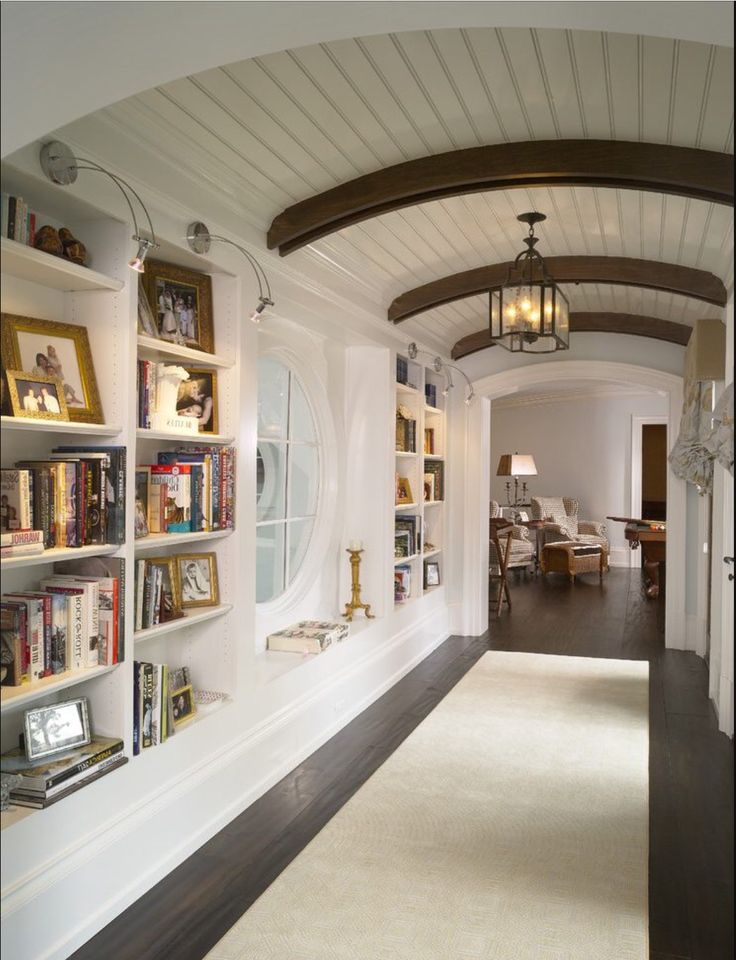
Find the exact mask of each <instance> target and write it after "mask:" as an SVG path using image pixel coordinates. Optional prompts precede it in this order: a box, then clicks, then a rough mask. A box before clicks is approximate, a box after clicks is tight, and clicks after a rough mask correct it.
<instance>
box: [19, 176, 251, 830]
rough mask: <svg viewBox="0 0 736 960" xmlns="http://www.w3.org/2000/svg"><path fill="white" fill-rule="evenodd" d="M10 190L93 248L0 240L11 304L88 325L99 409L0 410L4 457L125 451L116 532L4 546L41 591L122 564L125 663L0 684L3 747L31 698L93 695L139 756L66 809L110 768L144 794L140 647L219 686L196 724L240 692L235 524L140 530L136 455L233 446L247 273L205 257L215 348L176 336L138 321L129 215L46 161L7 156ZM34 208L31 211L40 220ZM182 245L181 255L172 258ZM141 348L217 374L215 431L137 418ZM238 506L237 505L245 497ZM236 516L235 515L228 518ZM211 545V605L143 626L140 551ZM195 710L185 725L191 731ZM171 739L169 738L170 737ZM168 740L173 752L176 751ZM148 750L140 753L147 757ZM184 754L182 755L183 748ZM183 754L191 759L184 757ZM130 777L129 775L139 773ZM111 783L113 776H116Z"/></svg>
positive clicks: (185, 261) (23, 817) (200, 682)
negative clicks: (49, 175)
mask: <svg viewBox="0 0 736 960" xmlns="http://www.w3.org/2000/svg"><path fill="white" fill-rule="evenodd" d="M3 190H4V191H10V192H11V193H13V194H16V195H18V196H21V195H22V196H23V197H25V198H26V200H27V201H28V202H29V204H30V205H31V206H32V208H33V209H34V210H36V211H40V213H39V214H38V216H39V217H40V218H41V219H40V222H43V221H44V216H43V215H44V213H48V221H49V222H51V223H54V224H59V223H63V224H64V225H66V226H68V227H69V228H70V229H71V231H72V232H73V234H74V236H75V237H78V238H79V240H81V241H82V242H83V243H84V244H85V246H86V248H87V251H88V254H89V260H88V263H89V266H80V265H79V264H75V263H72V262H71V261H68V260H65V259H63V258H61V257H56V256H52V255H50V254H47V253H45V252H43V251H40V250H37V249H34V248H33V247H31V246H27V245H25V244H23V243H19V242H17V241H14V240H9V239H7V238H5V237H3V238H2V240H1V242H0V247H1V249H0V252H1V253H2V300H3V307H2V308H3V312H4V313H8V314H13V315H17V316H22V317H34V318H41V319H45V320H56V321H59V322H63V323H72V324H76V325H80V326H83V327H85V328H86V330H87V336H88V338H89V344H90V351H91V355H92V361H93V365H94V371H95V376H96V380H97V384H98V388H99V392H100V399H101V404H102V409H103V411H104V422H102V423H77V422H67V421H50V420H35V419H30V418H23V417H14V416H10V415H7V414H8V412H7V411H5V409H4V411H3V416H2V418H1V419H0V429H1V432H2V466H3V468H12V467H14V466H15V464H16V462H18V461H25V460H44V459H46V458H48V456H49V455H50V453H51V451H52V450H53V449H54V448H55V447H56V446H60V445H78V446H80V447H81V446H83V445H84V446H90V445H92V446H100V447H106V446H119V447H124V448H125V449H126V451H127V467H126V495H125V535H124V540H123V542H122V543H104V544H97V545H87V546H82V547H67V548H54V549H47V550H45V551H44V552H43V553H39V554H35V555H18V556H15V555H14V556H8V557H3V558H2V562H1V566H2V577H3V584H2V590H3V593H4V594H7V593H13V592H17V591H29V590H35V589H36V587H37V584H38V583H39V581H40V580H42V579H44V578H46V577H49V576H50V575H52V574H55V573H57V572H59V570H60V569H63V568H60V567H59V566H58V565H59V563H61V562H62V561H69V560H92V561H93V560H94V559H95V558H98V557H100V558H107V557H112V558H115V559H116V560H119V561H122V562H123V563H124V568H125V591H124V623H125V626H124V636H123V637H122V642H121V651H122V658H121V660H120V662H118V663H114V664H109V665H100V666H96V667H86V668H85V669H79V670H78V669H67V670H65V671H64V672H62V673H59V674H57V675H52V676H48V677H43V678H41V679H38V680H35V681H32V682H27V683H22V684H20V685H18V686H9V685H7V686H6V685H3V686H2V688H1V689H0V709H1V711H2V715H3V724H2V742H1V746H0V749H1V750H2V751H3V752H5V751H7V750H9V749H11V748H12V747H15V746H17V744H18V739H19V734H20V733H21V732H22V729H23V717H24V712H25V710H27V709H28V708H29V707H35V706H40V705H48V704H53V703H57V702H61V701H64V700H67V699H71V698H74V697H85V698H87V699H88V703H89V711H90V718H91V726H92V729H93V731H95V732H97V733H99V734H101V735H104V736H107V737H118V738H121V739H123V741H124V753H125V755H126V756H127V757H129V758H130V759H131V760H132V761H133V762H130V763H128V764H126V765H124V766H121V767H120V768H119V769H116V770H114V771H113V772H111V773H110V775H109V776H103V777H101V778H100V779H99V780H98V781H96V782H95V783H90V784H89V786H88V787H85V788H84V789H82V790H79V791H78V792H76V793H74V794H73V795H70V796H68V797H66V798H65V799H64V800H63V801H61V804H63V805H64V806H65V807H66V808H67V814H66V815H67V816H68V817H69V819H70V821H73V820H74V819H75V812H74V810H75V808H76V807H77V805H80V809H86V808H87V805H88V804H89V802H90V801H89V799H88V798H87V799H86V800H85V799H84V794H85V793H86V791H87V790H89V791H102V793H104V792H105V791H107V790H109V789H110V788H109V785H108V786H105V783H106V781H109V780H115V781H116V782H118V783H120V782H126V781H127V782H128V787H127V791H128V793H127V795H128V796H134V795H135V793H136V787H135V782H136V776H137V775H136V773H135V768H136V761H140V758H139V757H133V750H132V744H133V669H134V668H133V665H134V661H135V660H152V661H155V662H157V663H167V664H170V665H171V667H173V668H178V667H186V668H187V669H188V671H189V674H190V675H191V678H192V684H193V686H194V688H195V690H196V689H201V690H207V691H220V692H222V694H223V695H224V699H223V700H222V701H221V703H220V704H219V705H215V706H213V705H208V706H207V707H206V708H202V709H201V711H198V714H197V720H196V725H197V727H199V726H200V725H201V723H202V722H204V721H206V720H207V718H208V717H209V716H211V715H212V714H213V713H215V712H217V710H218V709H219V708H220V707H221V706H222V705H223V704H227V703H230V702H232V701H233V698H234V697H235V695H236V693H237V691H236V689H235V683H236V680H235V678H236V676H237V673H236V670H235V655H236V654H235V650H236V644H235V643H234V642H233V638H232V637H231V633H232V631H233V630H234V629H235V627H234V610H235V601H236V598H237V577H238V559H237V558H238V552H237V547H236V538H234V537H233V536H232V533H233V529H202V530H196V531H192V532H177V533H168V534H150V535H149V536H147V537H142V538H139V539H136V538H135V536H134V515H135V492H136V482H135V481H136V475H135V468H136V466H137V465H138V464H155V463H156V462H157V456H158V454H159V453H160V452H162V451H167V452H174V451H177V450H179V449H191V448H193V447H204V446H211V447H213V448H218V449H221V448H224V447H229V446H231V445H232V444H233V437H234V436H235V435H236V434H237V431H238V427H239V421H240V402H239V390H240V380H239V378H240V372H239V367H238V363H237V358H238V355H239V340H240V323H239V317H238V315H237V310H238V305H239V298H240V293H239V281H238V279H237V278H236V277H235V276H233V275H231V274H229V273H225V272H221V271H219V270H218V269H217V268H215V267H214V266H213V265H212V264H211V263H210V262H209V261H206V260H204V259H203V260H202V263H201V266H200V265H199V264H197V269H200V270H201V272H203V273H206V272H209V273H210V275H211V280H212V294H213V303H212V308H213V317H214V328H215V352H213V353H207V352H205V351H202V350H194V349H191V348H189V347H186V346H182V345H180V344H174V343H168V342H165V341H163V340H157V339H156V338H155V337H151V336H147V335H143V334H140V333H137V332H136V331H137V327H138V278H139V275H138V274H137V273H135V272H133V271H131V270H130V269H129V267H128V260H129V259H130V257H131V256H132V254H133V253H134V252H135V250H134V248H133V245H132V242H131V240H130V236H131V225H130V224H125V223H123V222H121V221H120V220H117V219H113V218H111V217H110V216H109V215H108V214H107V213H106V212H105V211H104V210H96V209H93V208H92V207H90V205H89V204H88V203H87V202H86V201H82V200H80V199H79V197H78V195H76V193H75V191H74V190H66V189H65V188H61V187H54V186H51V185H50V184H49V183H48V182H46V181H45V180H44V179H43V175H42V173H41V171H40V167H39V169H38V171H37V172H36V171H34V172H32V173H29V172H28V171H27V170H21V169H16V168H12V167H10V166H8V165H6V164H4V165H3ZM38 223H39V220H37V224H38ZM184 247H185V244H184V243H183V241H182V242H181V244H180V247H177V245H176V243H173V242H170V243H166V244H165V250H166V255H165V256H162V257H161V259H165V260H166V261H167V262H173V263H179V265H180V266H185V267H187V268H188V269H192V268H193V262H192V254H191V253H190V252H189V251H188V250H185V249H184ZM179 257H180V258H181V260H180V261H179V260H178V258H179ZM139 359H147V360H154V361H157V362H162V363H172V364H181V365H184V366H187V365H191V366H192V367H201V368H210V369H212V370H214V371H216V375H217V389H218V395H217V403H218V423H219V427H218V432H217V433H214V434H206V435H205V434H200V435H194V436H191V435H182V434H178V433H175V432H168V431H155V430H141V429H139V428H138V427H137V425H136V407H137V398H136V374H137V362H138V360H139ZM234 509H237V504H236V507H235V508H234ZM233 526H234V527H235V528H237V520H236V519H235V522H234V525H233ZM190 552H191V553H204V552H212V553H214V554H215V555H216V557H217V569H218V574H219V577H218V581H219V582H218V586H219V598H218V599H219V602H218V603H217V604H216V605H214V606H209V607H202V608H200V609H195V610H188V611H187V612H186V616H184V617H182V618H180V619H177V620H174V621H171V622H166V623H162V624H158V625H157V626H155V627H152V628H150V629H148V630H145V631H138V632H136V631H135V629H134V623H135V620H134V608H133V599H134V572H135V566H136V562H137V561H136V558H138V557H141V558H148V557H154V556H156V557H159V556H167V555H175V554H176V555H182V554H187V553H190ZM194 725H195V722H194V721H193V722H191V723H189V724H183V725H182V726H181V728H180V729H179V728H177V735H178V733H179V732H181V733H182V734H184V733H185V732H186V731H187V730H188V729H190V728H191V727H193V726H194ZM174 739H175V738H172V742H173V740H174ZM170 752H171V751H170ZM143 756H145V752H144V753H142V754H141V757H143ZM182 758H183V755H182ZM182 762H183V760H182ZM131 778H132V779H131ZM116 789H117V788H116ZM46 814H47V811H44V810H30V809H22V810H21V808H15V809H12V808H11V810H9V811H5V812H3V813H2V817H1V818H0V819H1V823H2V829H3V830H6V829H8V830H14V829H15V828H16V826H17V827H18V829H22V826H21V825H22V824H24V823H25V821H27V819H28V817H29V816H30V817H34V819H35V817H36V816H39V817H41V818H43V817H44V816H45V815H46Z"/></svg>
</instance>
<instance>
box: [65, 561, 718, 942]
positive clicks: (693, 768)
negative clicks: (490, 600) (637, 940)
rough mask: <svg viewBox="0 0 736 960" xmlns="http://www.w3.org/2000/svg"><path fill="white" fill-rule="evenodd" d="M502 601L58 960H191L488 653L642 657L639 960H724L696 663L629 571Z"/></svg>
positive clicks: (711, 746)
mask: <svg viewBox="0 0 736 960" xmlns="http://www.w3.org/2000/svg"><path fill="white" fill-rule="evenodd" d="M511 591H512V600H513V610H512V611H511V612H508V611H506V610H504V612H503V613H502V615H501V617H500V618H499V619H498V620H494V621H492V623H491V628H490V636H488V635H486V636H485V637H482V638H479V639H470V638H464V637H452V638H450V639H449V640H447V641H446V642H445V643H444V644H442V646H441V647H440V648H438V649H437V650H436V651H435V652H434V653H433V654H432V655H431V656H430V657H428V658H427V659H426V660H425V661H423V662H422V663H421V664H420V665H419V666H418V667H417V668H416V669H415V670H413V671H412V672H411V673H410V674H408V675H407V676H406V677H405V678H404V679H403V680H402V681H400V682H399V683H398V684H396V685H395V686H394V687H392V688H391V690H389V691H388V692H387V693H386V694H385V695H384V696H383V697H381V698H380V699H379V700H378V701H376V702H375V703H374V704H373V705H372V706H371V707H369V708H368V709H367V710H365V711H364V712H363V713H362V714H361V715H360V716H359V717H357V718H356V719H355V720H354V721H353V722H352V723H350V724H349V725H348V726H347V727H345V728H344V729H343V730H342V731H341V732H340V733H339V734H337V735H336V736H335V737H333V738H332V740H330V741H329V742H328V743H326V744H325V745H324V746H323V747H322V748H321V749H320V750H318V751H316V753H314V754H313V755H312V756H311V757H309V758H308V759H307V760H306V761H305V762H304V763H303V764H302V765H301V766H300V767H298V768H297V769H296V770H294V771H293V772H292V773H291V774H289V776H287V777H285V778H284V779H283V780H282V781H281V782H280V783H279V784H277V785H276V786H275V787H274V788H273V789H272V790H270V791H269V792H268V793H267V794H265V795H264V796H263V797H261V798H260V799H259V800H258V801H257V802H256V803H255V804H253V805H252V806H251V807H250V808H249V809H248V810H246V811H245V812H244V813H243V814H242V815H241V816H240V817H238V818H237V819H236V820H234V821H233V822H232V823H231V824H229V826H228V827H226V828H225V829H224V830H223V831H221V833H220V834H218V835H217V836H216V837H214V838H213V839H212V840H211V841H210V842H209V843H207V844H205V845H204V846H203V847H202V848H201V849H200V850H199V851H198V852H197V853H196V854H195V855H194V856H192V857H190V858H189V859H188V860H187V861H185V862H184V863H183V864H182V865H181V866H180V867H178V868H177V869H176V870H174V871H173V872H172V873H171V874H170V875H169V876H168V877H166V878H165V879H164V880H163V881H161V882H160V883H159V884H158V885H157V886H156V887H154V888H153V889H152V890H151V891H150V892H149V893H148V894H147V895H146V896H145V897H143V898H141V900H139V901H138V902H137V903H135V904H133V906H131V907H130V908H129V909H128V910H127V911H125V912H124V913H123V914H121V915H120V916H119V917H118V918H117V919H116V920H114V921H113V922H112V923H111V924H110V925H109V926H108V927H106V928H105V929H104V930H103V931H102V932H101V933H100V934H98V935H97V936H96V937H94V938H93V939H92V940H91V941H89V942H88V943H87V944H86V945H85V946H84V947H83V948H81V949H80V950H78V951H77V952H76V953H75V954H74V960H98V958H100V957H110V958H111V960H112V958H114V960H169V958H173V957H177V960H200V958H201V957H203V956H204V955H205V954H206V953H207V951H208V950H209V949H210V948H211V947H212V946H213V945H214V944H215V943H216V942H217V941H218V940H219V939H220V937H222V936H223V935H224V933H225V932H226V931H227V930H228V929H229V927H230V926H231V925H232V924H233V923H234V922H235V921H236V920H237V919H238V917H239V916H240V915H241V914H242V913H243V911H244V910H245V909H247V907H248V906H249V905H250V904H251V903H253V902H254V900H255V899H256V898H257V897H258V896H259V895H260V894H261V893H262V892H263V890H265V889H266V887H267V886H268V885H269V884H270V883H271V882H272V880H273V879H274V878H275V877H276V876H277V875H278V874H279V873H280V872H281V870H283V869H284V867H285V866H286V865H287V864H288V863H289V862H290V861H291V860H292V859H293V858H294V857H295V856H296V855H297V854H298V853H299V852H300V850H301V849H303V847H304V846H306V844H307V843H308V842H309V841H310V839H311V838H312V837H313V836H314V835H315V834H316V833H317V832H318V831H319V830H320V829H321V828H322V826H324V824H325V823H326V822H327V821H328V820H329V819H330V818H331V817H332V816H333V815H334V814H335V813H336V812H337V810H339V809H340V807H341V806H342V805H343V804H344V803H345V801H346V800H347V799H348V798H349V797H350V796H351V795H352V794H353V793H354V792H355V791H356V790H357V789H358V788H359V787H360V786H361V784H362V783H364V782H365V780H366V779H367V778H368V777H369V776H370V775H371V774H372V773H373V772H374V771H375V770H376V769H377V768H378V767H379V766H380V765H381V763H382V762H383V761H384V760H385V759H386V757H387V756H389V755H390V754H391V753H392V752H393V750H395V749H396V747H397V746H398V745H399V744H400V743H401V742H402V741H403V740H404V739H405V737H406V736H407V735H408V734H409V733H410V732H411V731H412V730H413V729H414V727H415V726H416V725H417V724H418V723H420V722H421V721H422V719H424V717H426V716H427V715H428V714H429V713H430V712H431V710H432V709H433V708H434V707H435V706H436V705H437V704H438V703H439V701H440V700H441V699H442V698H443V697H444V696H445V695H446V693H447V692H448V691H449V690H450V689H451V688H452V687H453V686H454V684H455V683H457V681H458V680H459V679H460V678H461V677H462V676H463V675H464V674H465V673H466V672H467V670H469V669H470V667H472V666H473V664H474V663H475V662H476V661H477V659H478V658H479V657H480V656H481V655H482V654H483V653H484V652H485V651H486V650H488V649H497V650H510V651H525V652H538V653H550V654H561V655H568V656H592V657H609V658H624V659H646V660H649V662H650V671H651V674H650V723H651V728H650V791H651V794H650V829H651V835H650V844H651V845H650V908H649V909H650V945H651V958H652V960H721V958H724V960H725V958H729V960H730V957H731V956H732V945H733V914H732V907H731V904H732V899H733V856H732V851H733V825H732V822H731V818H730V810H731V808H732V802H733V773H732V771H733V746H732V744H731V742H730V741H729V740H728V739H727V738H726V737H725V736H724V735H723V734H719V733H718V732H717V727H716V721H715V717H714V715H713V711H712V708H711V705H710V703H709V701H708V698H707V669H706V665H705V663H704V662H703V661H702V660H700V659H699V658H698V657H696V656H695V655H694V654H690V653H683V652H680V651H665V650H664V648H663V623H662V611H663V609H664V607H663V604H662V601H660V603H654V602H652V601H647V600H646V599H645V598H644V595H643V591H642V589H641V584H640V574H639V571H638V570H632V571H630V572H629V571H628V570H623V569H612V570H611V572H610V574H609V575H608V577H607V578H606V579H605V580H604V582H603V584H599V582H598V579H597V577H593V576H583V577H582V578H581V579H579V580H578V582H577V583H576V584H575V585H570V584H569V583H568V582H567V580H566V578H564V577H561V576H554V575H553V576H550V577H548V578H547V579H546V580H544V579H542V578H535V579H527V580H523V579H520V580H518V581H517V580H516V579H515V578H513V577H512V583H511ZM417 960H421V958H419V957H418V958H417ZM450 960H451V958H450ZM591 960H594V958H591Z"/></svg>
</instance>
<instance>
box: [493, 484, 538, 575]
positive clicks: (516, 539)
mask: <svg viewBox="0 0 736 960" xmlns="http://www.w3.org/2000/svg"><path fill="white" fill-rule="evenodd" d="M490 514H491V519H492V520H495V519H497V518H499V517H501V516H502V514H501V507H500V505H499V504H498V503H497V501H496V500H491V511H490ZM509 530H510V531H511V553H510V554H509V559H508V563H507V565H506V569H507V570H511V569H514V568H515V569H517V570H518V569H521V568H522V567H528V566H530V565H531V564H532V563H533V562H534V543H533V542H532V540H531V539H530V537H529V531H528V530H527V528H526V527H520V526H518V525H517V524H514V525H513V526H507V527H503V528H502V529H501V530H500V531H499V533H498V538H497V539H496V538H494V537H493V536H491V537H490V542H489V557H488V560H489V566H490V571H491V574H492V575H497V574H498V570H499V567H500V562H499V557H498V550H497V548H496V543H497V540H498V542H500V543H501V548H502V549H503V547H504V545H505V542H506V536H507V534H508V532H509Z"/></svg>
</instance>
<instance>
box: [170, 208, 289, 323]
mask: <svg viewBox="0 0 736 960" xmlns="http://www.w3.org/2000/svg"><path fill="white" fill-rule="evenodd" d="M213 240H219V242H220V243H229V244H230V246H231V247H235V249H236V250H239V251H240V252H241V253H242V254H243V256H244V257H245V259H246V260H247V261H248V263H249V264H250V265H251V267H252V268H253V273H255V275H256V280H257V281H258V306H257V307H256V308H255V310H254V311H253V313H252V314H251V316H250V319H251V320H252V321H253V323H260V322H261V320H262V319H263V317H262V314H263V311H264V310H265V309H266V307H272V306H274V301H273V298H272V297H271V286H270V284H269V282H268V277H267V276H266V273H265V271H264V269H263V267H262V266H261V265H260V263H259V262H258V261H257V260H256V258H255V257H254V256H253V254H252V253H249V252H248V251H247V250H246V249H245V247H241V246H240V244H239V243H235V241H234V240H228V238H227V237H220V236H218V235H217V234H215V233H210V231H209V229H208V228H207V226H206V225H205V224H204V223H202V222H201V221H197V222H196V223H190V224H189V229H188V230H187V241H188V242H189V246H190V247H191V248H192V250H194V252H195V253H199V254H204V253H207V251H208V250H209V249H210V243H211V242H212V241H213Z"/></svg>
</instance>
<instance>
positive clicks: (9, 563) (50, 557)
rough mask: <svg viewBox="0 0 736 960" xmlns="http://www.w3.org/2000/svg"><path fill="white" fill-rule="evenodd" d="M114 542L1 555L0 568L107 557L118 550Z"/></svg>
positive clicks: (8, 568) (9, 568)
mask: <svg viewBox="0 0 736 960" xmlns="http://www.w3.org/2000/svg"><path fill="white" fill-rule="evenodd" d="M120 549H121V548H120V546H119V545H117V544H114V543H107V544H105V543H102V544H93V545H92V546H88V547H54V548H52V549H51V550H44V552H43V553H37V554H35V555H34V556H30V557H3V559H2V560H0V569H2V570H17V569H18V568H19V567H35V566H37V565H38V564H41V563H55V562H56V561H57V560H79V559H81V558H82V557H109V556H110V555H111V554H113V553H117V552H118V551H119V550H120Z"/></svg>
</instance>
